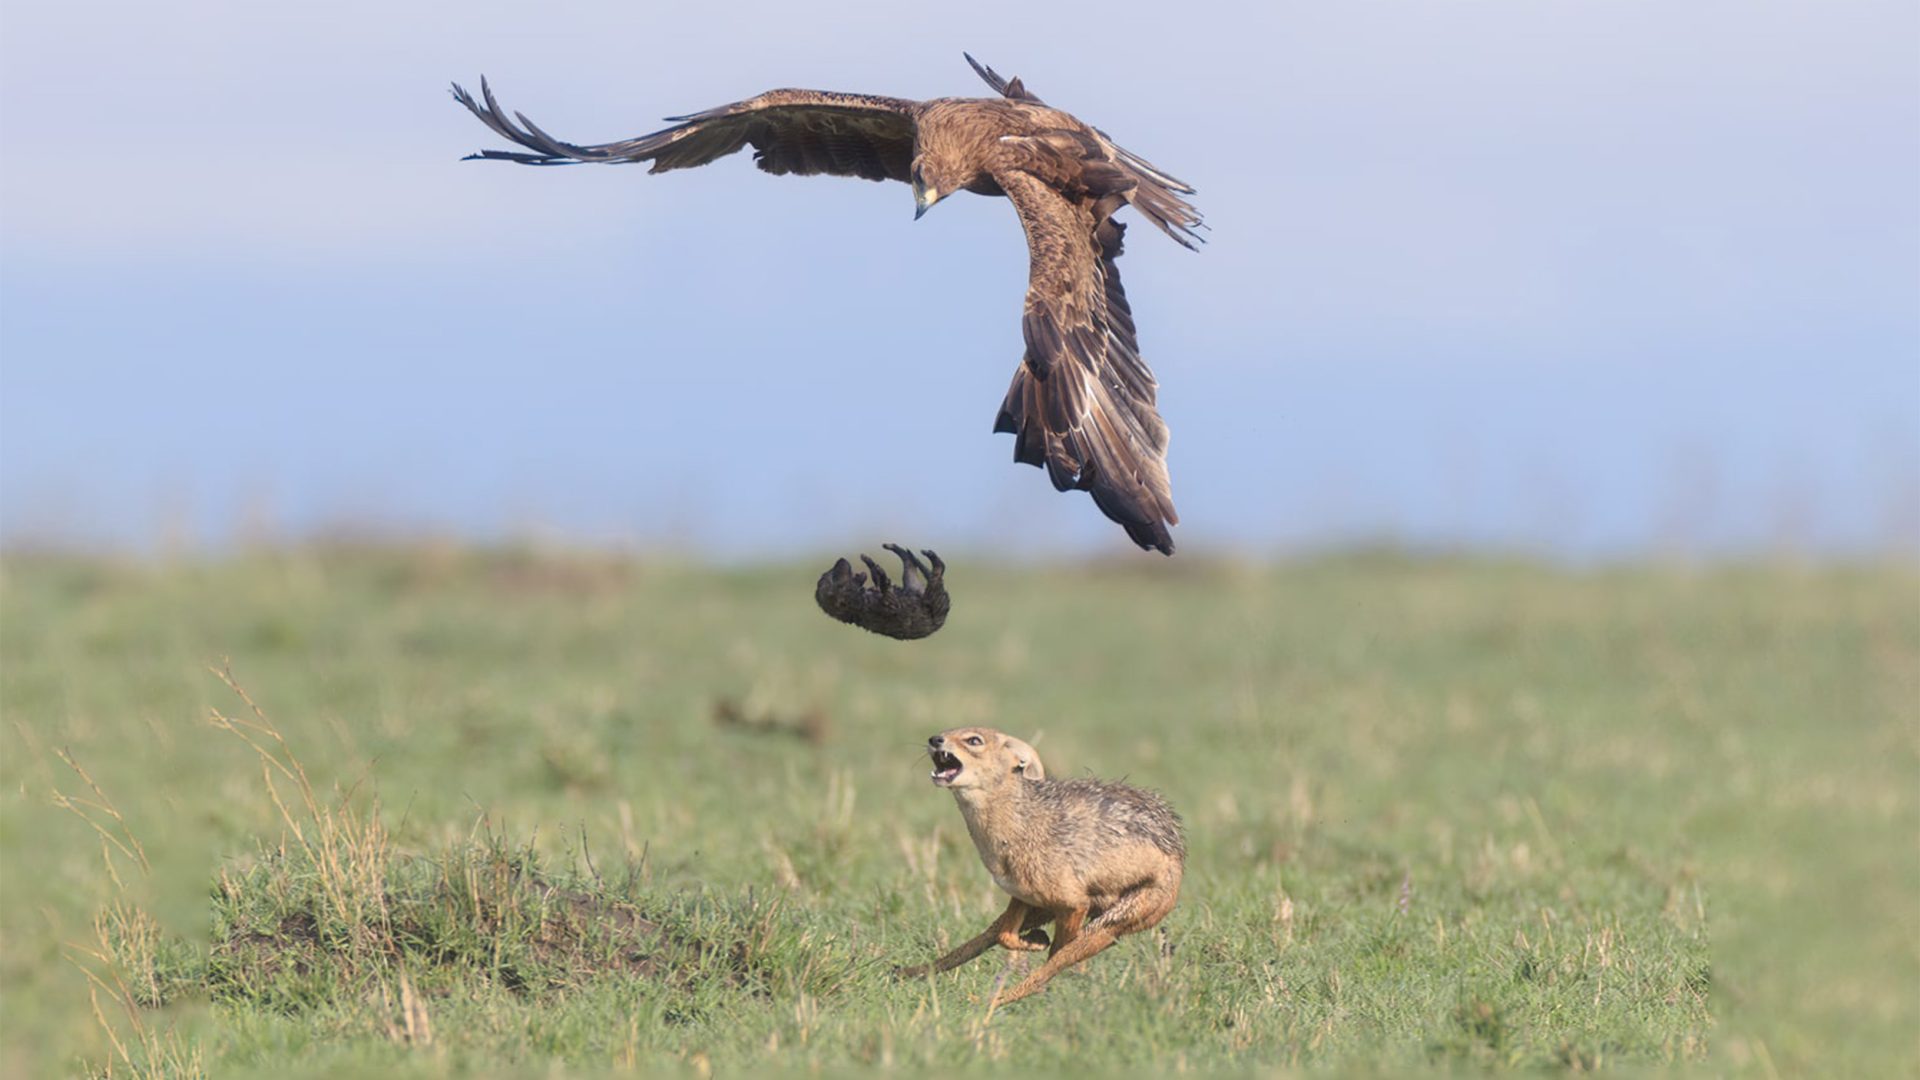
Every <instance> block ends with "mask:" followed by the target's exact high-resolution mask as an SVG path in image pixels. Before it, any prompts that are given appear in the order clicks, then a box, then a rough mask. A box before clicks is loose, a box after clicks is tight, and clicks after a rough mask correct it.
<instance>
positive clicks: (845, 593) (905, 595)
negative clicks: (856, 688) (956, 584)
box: [813, 544, 952, 641]
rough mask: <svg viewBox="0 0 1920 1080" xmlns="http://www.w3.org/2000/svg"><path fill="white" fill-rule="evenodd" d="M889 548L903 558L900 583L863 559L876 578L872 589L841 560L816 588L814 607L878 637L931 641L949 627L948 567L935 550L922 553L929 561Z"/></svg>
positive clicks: (888, 548)
mask: <svg viewBox="0 0 1920 1080" xmlns="http://www.w3.org/2000/svg"><path fill="white" fill-rule="evenodd" d="M884 546H885V547H886V549H887V550H888V551H891V552H893V553H894V554H895V555H898V556H899V557H900V584H898V585H895V584H894V583H893V579H891V578H889V577H888V576H887V572H886V571H885V570H882V569H880V564H879V563H877V562H874V561H873V560H872V559H870V558H868V557H867V556H865V555H862V556H860V561H861V562H863V563H866V564H867V571H868V573H870V574H872V575H873V584H871V585H869V584H867V574H860V573H855V572H854V569H853V566H852V564H850V563H848V562H847V560H845V559H840V560H838V561H837V562H835V563H834V564H833V565H832V566H831V567H829V568H828V569H827V572H826V573H824V574H821V575H820V581H819V583H818V584H816V585H815V586H814V587H813V600H814V603H816V604H819V605H820V610H821V611H824V612H826V613H827V614H829V615H831V616H833V617H834V618H836V619H839V620H840V621H841V622H843V623H852V624H853V625H855V626H858V627H860V628H862V629H865V630H871V631H873V632H874V633H876V634H884V635H886V636H887V637H890V638H898V639H900V640H901V641H911V640H913V639H914V638H923V637H926V636H927V635H929V634H931V633H933V632H934V631H935V630H938V629H940V627H941V626H943V625H945V623H946V621H947V611H948V610H949V609H950V608H951V607H952V601H951V600H950V599H949V598H948V596H947V564H946V563H944V562H941V561H940V556H938V555H935V554H934V553H933V552H931V551H923V552H921V553H920V554H921V555H925V556H926V557H927V562H926V563H923V562H921V561H920V559H919V558H918V556H915V555H914V553H913V552H911V551H908V550H907V549H906V548H903V547H901V546H900V545H898V544H887V545H884ZM928 563H931V564H932V568H931V569H929V568H928V565H927V564H928Z"/></svg>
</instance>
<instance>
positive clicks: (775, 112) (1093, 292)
mask: <svg viewBox="0 0 1920 1080" xmlns="http://www.w3.org/2000/svg"><path fill="white" fill-rule="evenodd" d="M967 62H968V63H969V64H972V65H973V69H974V70H975V71H976V72H978V73H979V74H980V77H981V78H983V79H985V80H986V81H987V83H988V85H990V86H992V87H993V89H994V90H995V91H996V92H998V93H999V94H1000V97H998V98H935V99H933V100H931V101H907V100H903V99H901V98H889V97H874V96H870V95H867V94H841V93H833V92H830V91H824V90H769V91H768V92H766V93H764V94H761V95H759V96H758V97H753V98H748V99H747V100H745V101H739V102H735V103H734V104H731V105H722V106H720V107H719V108H717V109H709V110H707V111H706V112H701V113H694V114H693V115H691V116H675V117H668V118H667V119H668V120H669V121H670V122H671V123H673V126H672V127H669V128H666V129H664V130H662V131H656V132H654V133H653V134H651V135H642V136H640V137H639V138H636V139H628V140H626V141H624V142H612V143H602V144H599V145H593V146H576V145H574V144H572V143H566V142H561V141H560V140H558V139H556V138H554V137H553V136H551V135H548V134H547V133H546V132H544V131H542V130H540V128H539V127H538V126H537V125H535V124H534V123H533V121H531V120H528V119H527V118H526V117H525V116H524V115H522V114H520V113H515V114H513V116H514V118H517V119H518V121H519V123H518V124H515V123H514V119H510V118H509V117H508V116H507V114H506V113H505V112H504V111H503V110H502V109H501V108H500V106H499V103H497V102H496V101H495V100H494V97H493V92H492V90H491V89H490V88H489V87H488V86H487V83H486V80H485V79H482V80H481V81H480V98H479V99H478V100H476V99H475V98H474V97H473V95H471V94H469V93H467V92H466V91H465V90H464V89H462V88H461V87H460V86H459V85H457V84H456V85H455V86H454V88H453V96H454V97H455V98H456V99H457V100H458V101H459V102H460V104H462V105H465V106H466V107H467V108H468V109H470V110H472V111H473V114H474V115H475V116H477V117H479V118H480V120H481V122H483V123H485V124H486V125H487V126H488V127H490V128H492V129H493V130H494V131H495V132H497V133H498V134H499V135H501V136H502V137H503V138H506V139H509V140H511V141H513V142H514V143H517V144H519V145H520V146H522V147H524V148H526V151H530V152H523V151H509V150H484V151H481V152H480V153H478V154H473V155H470V158H479V159H485V160H488V161H517V162H519V163H521V164H523V165H571V164H576V163H579V162H603V163H608V164H619V163H626V162H641V161H645V162H651V163H652V166H653V167H652V168H651V169H650V170H649V171H650V172H664V171H666V170H668V169H687V168H692V167H694V166H696V165H705V164H707V163H708V162H710V161H714V160H716V159H718V158H722V157H725V156H727V155H728V154H731V153H734V152H735V151H737V150H739V149H741V148H742V147H744V146H747V145H752V147H753V151H754V153H753V159H754V163H755V164H756V165H758V166H759V167H760V168H761V169H764V170H765V171H767V172H770V173H773V174H775V175H786V174H789V173H793V174H798V175H801V176H811V175H814V174H816V173H827V174H830V175H833V176H857V177H860V178H862V179H865V180H899V181H903V182H905V183H908V184H911V185H912V186H913V200H914V206H915V210H914V217H915V218H918V217H919V216H920V215H922V214H924V213H926V212H927V210H928V209H930V208H931V207H932V206H933V205H934V204H935V203H937V202H939V201H940V200H941V199H944V198H946V197H947V196H949V195H951V194H953V193H954V192H956V191H960V190H963V189H964V190H967V191H971V192H973V193H975V194H977V195H1004V196H1006V197H1007V198H1008V199H1010V200H1011V201H1012V202H1013V207H1014V209H1015V210H1016V211H1018V212H1019V214H1020V224H1021V226H1022V227H1023V228H1024V229H1025V230H1026V234H1027V252H1028V279H1027V299H1026V307H1025V311H1024V314H1023V316H1022V318H1021V322H1020V329H1021V333H1022V336H1023V337H1024V338H1025V340H1026V355H1025V356H1024V358H1023V359H1022V362H1021V364H1020V367H1019V369H1018V370H1016V371H1015V372H1014V375H1013V385H1012V386H1011V387H1010V388H1009V389H1008V390H1007V397H1006V400H1005V401H1004V402H1002V403H1001V405H1000V414H999V416H998V417H997V418H996V419H995V420H994V426H993V427H994V430H995V431H996V432H1008V433H1011V434H1012V435H1013V438H1014V444H1013V459H1014V460H1015V461H1019V462H1025V463H1027V464H1029V465H1034V466H1038V467H1041V468H1044V469H1046V471H1047V476H1048V478H1049V479H1050V480H1052V481H1053V486H1054V487H1055V488H1057V489H1058V490H1061V491H1070V490H1073V489H1076V488H1077V489H1079V490H1082V491H1086V492H1088V493H1090V494H1091V495H1092V496H1093V501H1094V503H1095V504H1096V505H1098V506H1099V507H1100V509H1101V511H1102V512H1104V513H1105V514H1106V515H1107V516H1108V517H1110V518H1112V519H1113V520H1114V521H1116V522H1119V523H1120V525H1121V526H1122V527H1123V528H1125V529H1126V530H1127V535H1128V536H1129V537H1132V538H1133V541H1134V543H1136V544H1139V545H1140V546H1141V547H1143V548H1151V549H1158V550H1159V551H1161V552H1163V553H1165V554H1168V555H1171V554H1173V537H1172V535H1171V534H1170V533H1169V532H1168V526H1171V525H1174V524H1176V523H1178V522H1179V520H1180V519H1179V517H1178V516H1177V515H1176V514H1175V513H1174V510H1173V495H1172V490H1171V485H1170V484H1169V482H1168V479H1167V462H1166V454H1167V425H1166V423H1165V422H1163V421H1162V420H1161V419H1160V413H1159V412H1158V411H1157V410H1156V409H1155V408H1154V394H1155V390H1156V388H1157V387H1158V385H1159V384H1158V383H1157V382H1155V381H1154V377H1153V372H1152V371H1150V370H1148V368H1147V363H1146V361H1145V360H1143V359H1141V356H1140V347H1139V344H1138V343H1137V341H1136V340H1135V337H1134V326H1133V312H1132V310H1131V309H1130V308H1129V307H1128V305H1127V295H1126V293H1125V292H1124V291H1123V290H1122V289H1121V287H1120V272H1119V270H1118V269H1117V268H1116V267H1115V265H1114V260H1116V259H1118V258H1119V257H1120V241H1121V234H1122V233H1123V232H1124V231H1125V229H1126V226H1125V225H1123V224H1121V223H1120V222H1117V221H1114V220H1113V214H1114V212H1115V211H1117V210H1119V209H1120V208H1121V207H1122V206H1128V205H1131V206H1132V207H1133V208H1134V209H1135V210H1137V211H1139V212H1140V213H1142V214H1144V215H1146V218H1147V220H1148V221H1151V222H1153V223H1154V224H1155V225H1157V226H1159V227H1160V229H1161V231H1163V232H1165V233H1166V234H1167V235H1168V236H1170V237H1172V238H1173V239H1174V240H1175V241H1177V242H1179V243H1180V244H1182V245H1183V246H1185V247H1187V248H1193V247H1194V245H1195V243H1196V242H1197V241H1199V240H1201V239H1202V238H1201V237H1200V236H1199V234H1198V232H1197V231H1196V230H1199V229H1203V228H1205V225H1204V224H1203V222H1202V221H1201V217H1200V213H1199V211H1197V210H1195V209H1194V207H1193V206H1192V205H1191V204H1189V203H1188V202H1187V201H1186V199H1185V198H1184V197H1183V196H1187V195H1191V194H1193V191H1194V189H1193V188H1192V187H1190V186H1189V185H1187V184H1186V183H1185V182H1183V181H1181V180H1178V179H1175V178H1174V177H1172V176H1169V175H1168V174H1166V173H1164V172H1162V171H1160V170H1159V169H1157V168H1155V167H1154V166H1153V164H1152V163H1150V162H1148V161H1147V160H1146V159H1144V158H1142V157H1140V156H1139V155H1137V154H1134V153H1132V152H1130V151H1128V150H1125V149H1123V148H1121V147H1120V146H1118V145H1116V144H1115V143H1114V142H1113V140H1112V139H1109V138H1108V137H1107V136H1106V133H1104V132H1102V131H1101V130H1100V129H1099V128H1096V127H1093V126H1091V125H1089V124H1085V123H1082V122H1081V121H1079V120H1077V119H1075V118H1074V117H1072V116H1070V115H1068V114H1067V113H1064V112H1062V111H1060V110H1059V109H1054V108H1049V107H1048V106H1047V105H1046V103H1044V102H1042V101H1041V100H1040V99H1039V98H1038V97H1036V96H1034V95H1033V94H1032V93H1031V92H1029V91H1028V90H1027V89H1026V87H1024V86H1022V85H1021V83H1020V80H1019V79H1017V78H1015V79H1011V80H1009V79H1003V78H1001V77H1000V76H999V75H998V74H997V73H995V72H994V70H993V69H992V68H989V67H985V66H983V65H981V64H980V63H979V62H978V61H976V60H974V59H973V57H971V56H968V57H967Z"/></svg>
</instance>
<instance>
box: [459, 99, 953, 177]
mask: <svg viewBox="0 0 1920 1080" xmlns="http://www.w3.org/2000/svg"><path fill="white" fill-rule="evenodd" d="M453 96H454V98H455V99H456V100H458V101H459V102H460V104H462V105H465V106H466V107H467V108H468V109H471V110H472V111H473V114H474V115H475V116H477V117H479V118H480V120H481V122H482V123H484V124H486V125H487V126H488V127H490V128H492V129H493V130H494V131H495V132H497V133H499V134H500V135H501V136H502V137H503V138H506V139H509V140H511V141H513V142H515V143H518V144H519V145H521V146H524V147H526V148H527V149H528V150H530V151H533V152H532V153H521V152H518V151H512V150H482V151H480V152H479V153H477V154H473V155H470V156H471V157H474V158H484V159H487V160H493V161H517V162H520V163H521V164H523V165H572V164H575V163H578V162H604V163H620V162H638V161H647V162H652V163H653V168H652V169H650V170H648V171H650V172H665V171H666V170H668V169H689V168H693V167H694V166H696V165H705V164H707V163H708V162H710V161H714V160H716V159H718V158H723V157H725V156H727V155H728V154H731V153H734V152H735V151H738V150H739V149H741V148H742V147H745V146H747V145H752V147H753V149H754V155H753V159H754V163H755V164H756V165H758V166H760V168H762V169H764V170H766V171H767V172H770V173H774V174H776V175H781V174H786V173H797V174H799V175H802V176H811V175H814V174H817V173H827V174H830V175H833V176H858V177H861V178H863V179H866V180H900V181H903V182H904V181H906V180H907V179H908V178H909V173H910V170H911V169H912V163H913V137H914V115H915V111H916V109H917V107H918V103H916V102H912V101H906V100H902V99H900V98H889V97H875V96H870V95H867V94H838V93H833V92H831V91H827V90H769V91H767V92H766V93H764V94H761V95H759V96H758V97H753V98H748V99H747V100H746V101H736V102H734V103H733V104H731V105H722V106H720V107H719V108H717V109H708V110H707V111H706V112H702V113H695V114H693V115H691V116H670V117H668V118H667V119H668V120H671V121H675V124H674V126H673V127H670V128H666V129H663V130H661V131H656V132H654V133H653V134H651V135H642V136H640V137H639V138H635V139H626V140H624V141H621V142H611V143H598V144H595V145H591V146H576V145H574V144H572V143H566V142H561V141H560V140H559V139H556V138H554V137H553V136H551V135H548V134H547V133H546V132H544V131H541V130H540V128H539V127H538V126H537V125H535V124H534V122H533V121H531V120H528V119H527V118H526V116H525V115H524V114H522V113H517V112H516V113H514V114H513V119H510V118H509V117H508V116H507V114H506V112H505V110H503V109H501V108H500V105H499V103H498V102H496V101H495V100H494V99H493V90H492V88H491V87H489V86H488V85H487V80H486V79H484V78H483V79H481V80H480V100H475V99H474V97H473V95H471V94H469V93H467V92H466V90H464V89H462V88H461V87H460V85H459V84H458V83H455V84H454V87H453ZM514 119H518V120H519V124H517V125H516V124H515V123H514Z"/></svg>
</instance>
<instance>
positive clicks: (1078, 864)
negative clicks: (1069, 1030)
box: [899, 727, 1187, 1005]
mask: <svg viewBox="0 0 1920 1080" xmlns="http://www.w3.org/2000/svg"><path fill="white" fill-rule="evenodd" d="M927 756H928V757H931V758H932V759H933V782H934V784H936V785H938V786H940V787H943V788H946V789H947V790H949V791H951V792H953V801H954V802H955V803H957V804H958V805H959V807H960V817H961V818H962V819H963V820H964V821H965V822H966V823H967V834H968V835H969V836H971V837H973V845H974V848H975V849H976V850H978V851H979V853H980V861H981V862H982V863H983V864H985V865H986V868H987V873H989V874H991V875H993V882H994V884H996V885H998V886H1000V888H1001V889H1002V890H1004V891H1005V892H1006V893H1007V895H1008V901H1007V909H1006V910H1005V911H1004V912H1002V913H1001V914H1000V917H999V918H997V919H995V920H994V921H993V925H991V926H989V927H987V928H986V929H985V930H984V931H982V932H981V933H980V934H978V935H977V936H975V937H973V938H971V939H969V940H968V941H966V942H965V943H963V944H961V945H959V946H957V947H955V948H954V949H953V951H951V952H949V953H947V954H946V955H945V956H942V957H941V958H940V959H938V960H935V961H934V962H933V963H931V964H923V965H920V966H918V967H911V968H904V969H901V970H900V972H899V974H900V975H901V976H903V977H907V978H918V977H922V976H926V975H931V974H933V973H935V972H941V971H950V970H952V969H954V968H956V967H959V966H960V965H961V964H964V963H966V962H967V961H969V960H972V959H973V958H974V957H977V956H979V955H980V954H981V953H984V952H986V951H987V950H988V949H991V948H993V947H994V946H995V945H998V946H1000V947H1001V948H1003V949H1009V950H1012V951H1015V952H1027V951H1031V950H1036V949H1046V950H1047V962H1046V963H1044V964H1042V965H1040V968H1039V970H1037V971H1035V972H1033V973H1032V974H1031V975H1028V976H1027V977H1026V978H1024V979H1022V980H1021V981H1020V982H1019V983H1018V984H1017V985H1016V986H1014V987H1013V988H1012V989H1011V990H1008V991H1007V992H1006V993H1004V994H1001V995H1000V996H999V997H997V998H996V999H995V1000H994V1004H996V1005H1005V1004H1007V1003H1008V1002H1013V1001H1018V1000H1020V999H1021V998H1023V997H1026V996H1027V995H1029V994H1033V993H1037V992H1038V991H1040V990H1041V989H1042V988H1044V987H1045V986H1046V985H1047V983H1048V981H1049V980H1051V979H1052V978H1053V977H1054V976H1055V975H1058V974H1059V973H1060V972H1062V971H1064V970H1066V969H1067V968H1070V967H1072V966H1073V965H1075V964H1077V963H1079V962H1080V961H1082V960H1085V959H1087V958H1088V957H1090V956H1092V955H1093V954H1095V953H1097V952H1099V951H1100V950H1102V949H1105V948H1106V947H1107V946H1109V945H1112V944H1113V943H1114V941H1116V940H1117V939H1119V938H1121V937H1124V936H1126V935H1127V934H1137V933H1139V932H1140V931H1142V930H1150V929H1152V928H1153V927H1154V926H1156V925H1158V924H1159V922H1160V920H1161V919H1164V918H1166V917H1167V913H1168V912H1170V911H1172V910H1173V905H1174V903H1175V902H1176V901H1177V900H1179V898H1180V878H1181V877H1182V875H1183V874H1184V873H1185V871H1186V860H1187V842H1186V836H1185V833H1184V831H1183V830H1182V828H1181V824H1180V815H1179V814H1176V813H1174V810H1173V807H1171V806H1169V805H1167V801H1166V800H1165V799H1163V798H1161V797H1160V796H1159V795H1156V794H1154V793H1153V792H1151V791H1143V790H1141V789H1140V788H1136V787H1132V786H1130V785H1128V784H1122V783H1117V782H1114V781H1110V780H1094V779H1090V778H1089V779H1075V780H1048V779H1047V778H1046V772H1045V769H1044V767H1043V766H1041V764H1040V757H1039V755H1038V754H1036V753H1034V750H1033V747H1031V746H1028V745H1027V744H1026V743H1024V742H1022V741H1020V740H1019V739H1016V738H1013V737H1012V736H1010V735H1007V734H1005V733H1003V732H999V731H995V730H993V729H992V728H982V727H966V728H954V729H953V730H951V731H943V732H941V733H940V734H938V735H935V736H934V737H933V738H931V739H928V740H927ZM1048 923H1052V924H1054V926H1053V928H1054V934H1053V937H1052V939H1051V940H1049V939H1048V937H1047V934H1046V931H1044V930H1042V929H1041V927H1043V926H1045V925H1046V924H1048Z"/></svg>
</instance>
